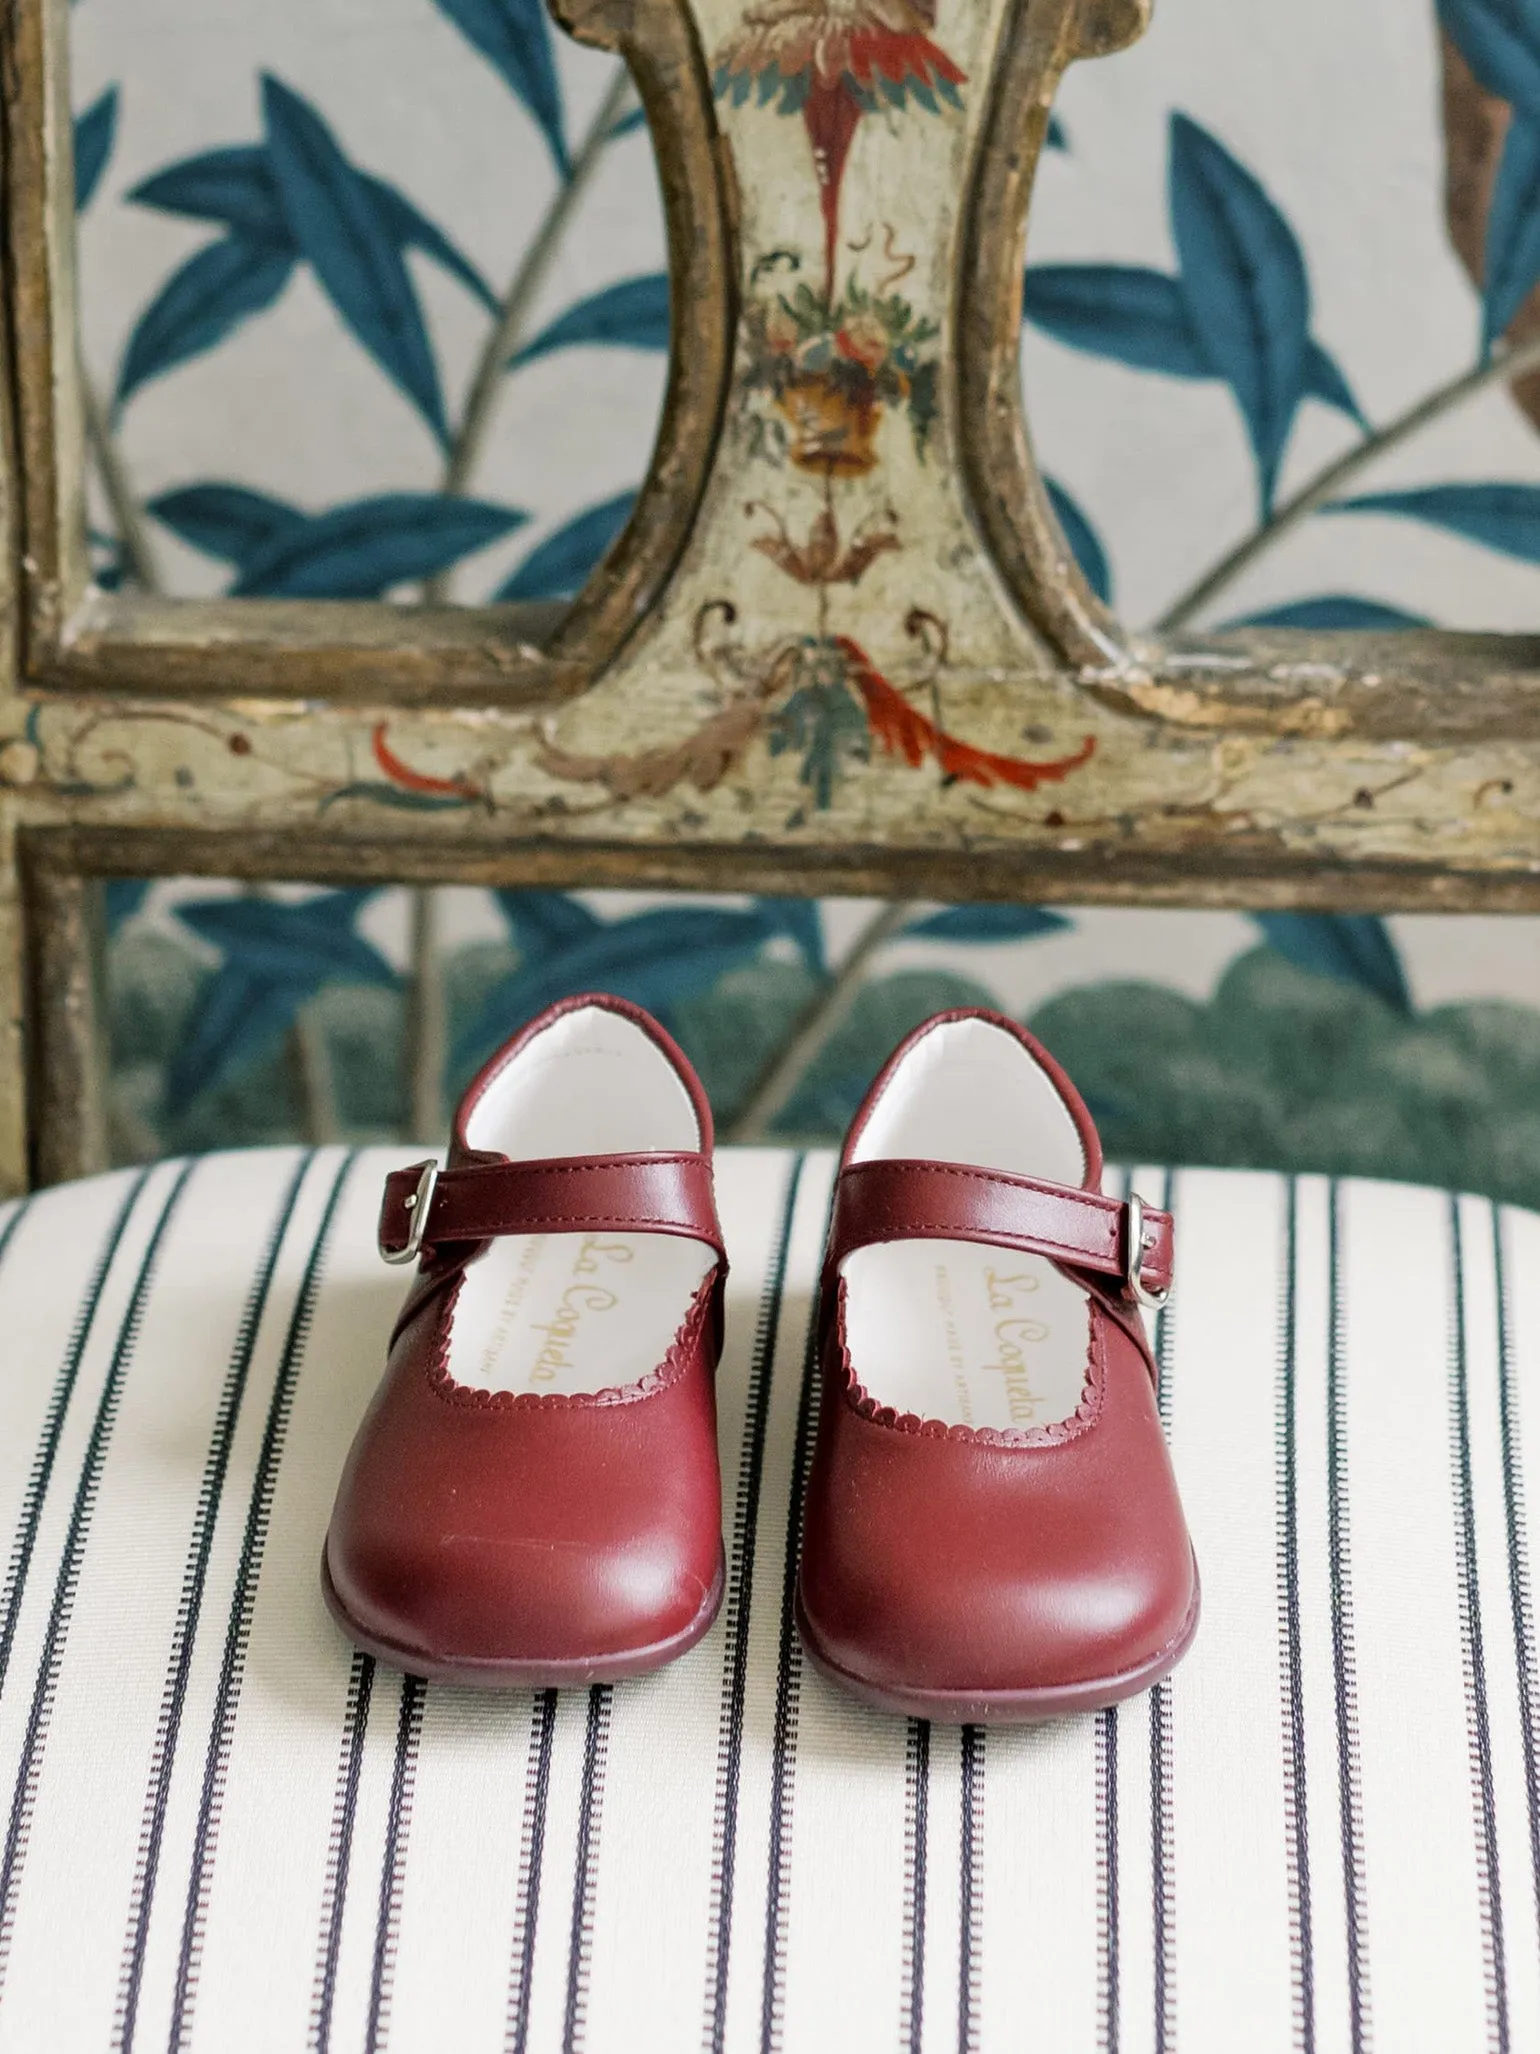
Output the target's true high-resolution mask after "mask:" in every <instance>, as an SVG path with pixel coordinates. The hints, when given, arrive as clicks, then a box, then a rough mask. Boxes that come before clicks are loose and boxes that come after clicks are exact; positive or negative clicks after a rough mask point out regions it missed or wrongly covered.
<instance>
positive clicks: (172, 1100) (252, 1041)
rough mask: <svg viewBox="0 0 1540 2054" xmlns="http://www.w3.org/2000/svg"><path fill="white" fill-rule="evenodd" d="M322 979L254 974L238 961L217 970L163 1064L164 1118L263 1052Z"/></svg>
mask: <svg viewBox="0 0 1540 2054" xmlns="http://www.w3.org/2000/svg"><path fill="white" fill-rule="evenodd" d="M323 981H324V979H323V978H322V977H316V978H314V979H311V980H306V981H304V982H301V983H295V982H292V981H284V980H279V979H264V978H260V977H255V976H252V975H251V974H249V973H248V972H247V971H246V970H245V969H244V968H243V967H242V965H241V964H239V963H238V962H236V963H226V964H225V965H223V966H222V967H221V968H220V969H218V970H216V971H215V972H214V974H213V976H212V977H210V978H209V980H208V982H207V983H206V984H205V985H204V987H203V989H202V991H201V992H200V993H199V995H198V999H197V1001H196V1003H195V1004H194V1006H193V1009H192V1011H191V1013H190V1014H189V1016H188V1018H187V1022H186V1024H185V1026H184V1027H183V1029H182V1038H181V1040H180V1041H179V1042H178V1043H177V1045H176V1047H175V1048H174V1049H173V1050H172V1052H171V1059H170V1061H169V1062H168V1063H167V1065H166V1072H165V1083H164V1099H163V1109H164V1112H165V1114H166V1117H167V1118H168V1119H173V1120H174V1119H177V1118H179V1117H180V1116H181V1115H182V1114H183V1113H185V1112H186V1111H187V1109H188V1107H189V1106H190V1105H192V1103H193V1102H194V1100H196V1099H198V1098H200V1097H201V1096H202V1094H203V1093H204V1092H205V1091H207V1090H208V1089H209V1087H210V1086H211V1085H213V1084H217V1083H218V1082H219V1080H220V1079H221V1078H222V1077H227V1076H229V1075H230V1074H231V1073H232V1072H234V1071H239V1070H240V1069H242V1068H244V1066H245V1065H246V1064H247V1063H250V1062H254V1061H255V1060H256V1058H257V1057H258V1056H261V1055H265V1054H266V1053H267V1051H268V1050H269V1049H270V1048H271V1047H272V1046H273V1044H274V1043H275V1042H276V1041H277V1040H279V1038H280V1037H281V1036H282V1035H284V1034H285V1033H287V1031H288V1029H289V1028H290V1027H291V1026H292V1025H293V1023H294V1018H295V1015H296V1014H297V1013H298V1012H299V1009H300V1007H301V1006H303V1005H304V1004H305V1002H306V1000H307V999H309V998H311V997H313V996H314V994H315V993H316V992H317V991H318V990H319V989H320V986H321V984H322V982H323Z"/></svg>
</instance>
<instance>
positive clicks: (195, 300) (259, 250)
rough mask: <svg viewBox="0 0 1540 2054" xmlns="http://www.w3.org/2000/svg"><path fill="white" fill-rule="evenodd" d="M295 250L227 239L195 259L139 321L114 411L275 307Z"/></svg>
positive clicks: (240, 238) (125, 355) (164, 288)
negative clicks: (263, 312) (233, 331)
mask: <svg viewBox="0 0 1540 2054" xmlns="http://www.w3.org/2000/svg"><path fill="white" fill-rule="evenodd" d="M293 268H294V256H293V252H292V251H290V250H287V249H284V248H282V247H281V246H278V245H276V244H273V243H266V242H251V241H249V240H248V239H247V238H246V237H245V236H243V235H227V236H225V237H223V238H222V239H221V240H220V241H219V242H215V243H210V244H209V245H208V246H207V248H206V249H201V250H199V251H198V252H197V254H196V255H195V256H192V257H189V258H188V260H187V262H186V263H185V264H184V265H183V266H182V267H181V269H180V270H179V271H175V272H173V273H172V275H171V277H170V278H169V279H168V280H167V281H166V283H165V285H164V286H162V288H161V290H160V292H159V293H158V294H157V295H156V297H155V298H154V299H153V300H152V301H151V302H150V304H149V306H147V307H146V308H145V310H144V312H143V313H142V314H141V315H140V316H139V319H138V322H137V323H136V324H135V327H134V332H133V334H132V335H130V337H129V338H128V347H127V348H126V349H125V350H124V352H123V362H122V365H121V366H120V368H119V371H118V390H117V396H116V400H115V406H117V407H120V408H121V407H122V406H123V405H124V404H125V402H126V401H127V400H128V399H130V398H131V397H132V395H133V394H134V393H136V392H137V391H138V390H139V388H140V386H141V385H146V384H148V383H149V381H150V380H151V379H152V378H159V377H161V376H163V375H164V373H166V372H167V371H170V370H172V369H174V367H175V366H176V365H178V364H184V363H186V362H187V361H188V359H189V358H190V357H196V356H201V355H202V354H203V353H204V352H205V351H206V350H211V349H213V348H214V347H215V345H216V344H218V343H220V342H223V340H224V338H225V337H226V336H227V335H229V334H230V333H231V331H232V330H233V329H236V328H238V327H239V326H240V325H241V323H242V322H243V321H246V320H249V319H250V317H251V316H252V315H253V314H260V313H261V312H262V311H263V310H264V309H265V308H267V307H270V306H271V305H272V303H273V301H274V300H275V299H277V297H278V295H279V293H281V292H282V291H283V289H284V287H285V286H286V285H287V284H288V282H289V273H290V272H291V271H292V270H293Z"/></svg>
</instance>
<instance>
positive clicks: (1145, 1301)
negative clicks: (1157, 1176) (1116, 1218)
mask: <svg viewBox="0 0 1540 2054" xmlns="http://www.w3.org/2000/svg"><path fill="white" fill-rule="evenodd" d="M1123 1285H1124V1289H1125V1290H1127V1291H1130V1292H1131V1293H1132V1294H1133V1297H1134V1299H1135V1301H1136V1302H1137V1303H1138V1304H1140V1305H1146V1306H1148V1307H1149V1308H1150V1310H1151V1311H1152V1312H1159V1311H1160V1309H1161V1308H1162V1306H1164V1305H1167V1304H1169V1303H1170V1299H1171V1286H1170V1285H1169V1284H1167V1286H1166V1288H1165V1289H1164V1290H1163V1291H1151V1290H1149V1289H1148V1288H1147V1287H1146V1285H1145V1281H1144V1200H1143V1199H1142V1198H1141V1197H1140V1196H1139V1194H1138V1192H1137V1191H1130V1192H1129V1194H1128V1240H1127V1242H1126V1244H1125V1246H1124V1249H1123Z"/></svg>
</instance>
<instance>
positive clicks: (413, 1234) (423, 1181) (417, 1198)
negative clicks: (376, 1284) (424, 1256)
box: [379, 1162, 438, 1264]
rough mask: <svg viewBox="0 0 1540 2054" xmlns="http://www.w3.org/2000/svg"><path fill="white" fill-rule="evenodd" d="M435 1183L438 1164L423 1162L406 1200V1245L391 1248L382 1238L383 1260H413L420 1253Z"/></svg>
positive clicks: (380, 1246)
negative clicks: (407, 1220)
mask: <svg viewBox="0 0 1540 2054" xmlns="http://www.w3.org/2000/svg"><path fill="white" fill-rule="evenodd" d="M437 1183H438V1164H437V1163H436V1162H431V1163H425V1164H424V1165H423V1172H422V1175H421V1176H420V1177H419V1178H418V1179H417V1189H416V1190H415V1191H414V1192H413V1193H412V1195H411V1197H410V1198H409V1199H408V1200H407V1201H406V1209H407V1213H408V1214H409V1216H410V1222H411V1224H410V1227H409V1230H408V1233H407V1237H406V1246H405V1247H404V1248H401V1249H396V1250H392V1249H389V1248H387V1247H386V1246H385V1242H384V1240H383V1238H382V1239H381V1241H380V1244H379V1248H380V1256H381V1259H382V1260H383V1261H385V1262H388V1263H391V1264H397V1263H407V1262H415V1261H416V1260H417V1258H418V1256H419V1255H421V1253H422V1236H423V1229H424V1228H425V1227H426V1226H427V1224H428V1214H429V1212H430V1211H431V1209H432V1206H433V1191H434V1187H435V1185H436V1184H437Z"/></svg>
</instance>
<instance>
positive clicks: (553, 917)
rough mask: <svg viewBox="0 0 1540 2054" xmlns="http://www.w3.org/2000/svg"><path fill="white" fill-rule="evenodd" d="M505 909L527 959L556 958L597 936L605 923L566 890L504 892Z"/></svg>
mask: <svg viewBox="0 0 1540 2054" xmlns="http://www.w3.org/2000/svg"><path fill="white" fill-rule="evenodd" d="M493 896H494V897H495V898H496V900H497V903H498V905H499V906H500V907H501V908H502V913H503V918H504V919H505V920H506V921H507V922H508V931H509V932H510V934H512V936H513V939H514V944H515V946H516V947H517V949H518V951H519V954H520V955H521V956H523V957H524V958H525V959H526V960H533V959H536V958H543V957H546V956H550V955H554V954H556V953H557V952H558V951H559V950H561V949H570V948H574V947H576V946H577V944H578V943H579V942H585V941H587V940H588V938H589V936H590V935H593V934H597V933H598V931H599V929H600V928H601V927H602V926H603V925H604V922H603V921H602V920H601V919H600V918H599V916H598V914H597V913H590V912H589V910H588V908H587V907H586V906H585V905H584V904H583V902H582V900H581V899H576V898H574V897H573V896H572V894H571V892H564V891H500V892H496V893H494V895H493Z"/></svg>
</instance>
